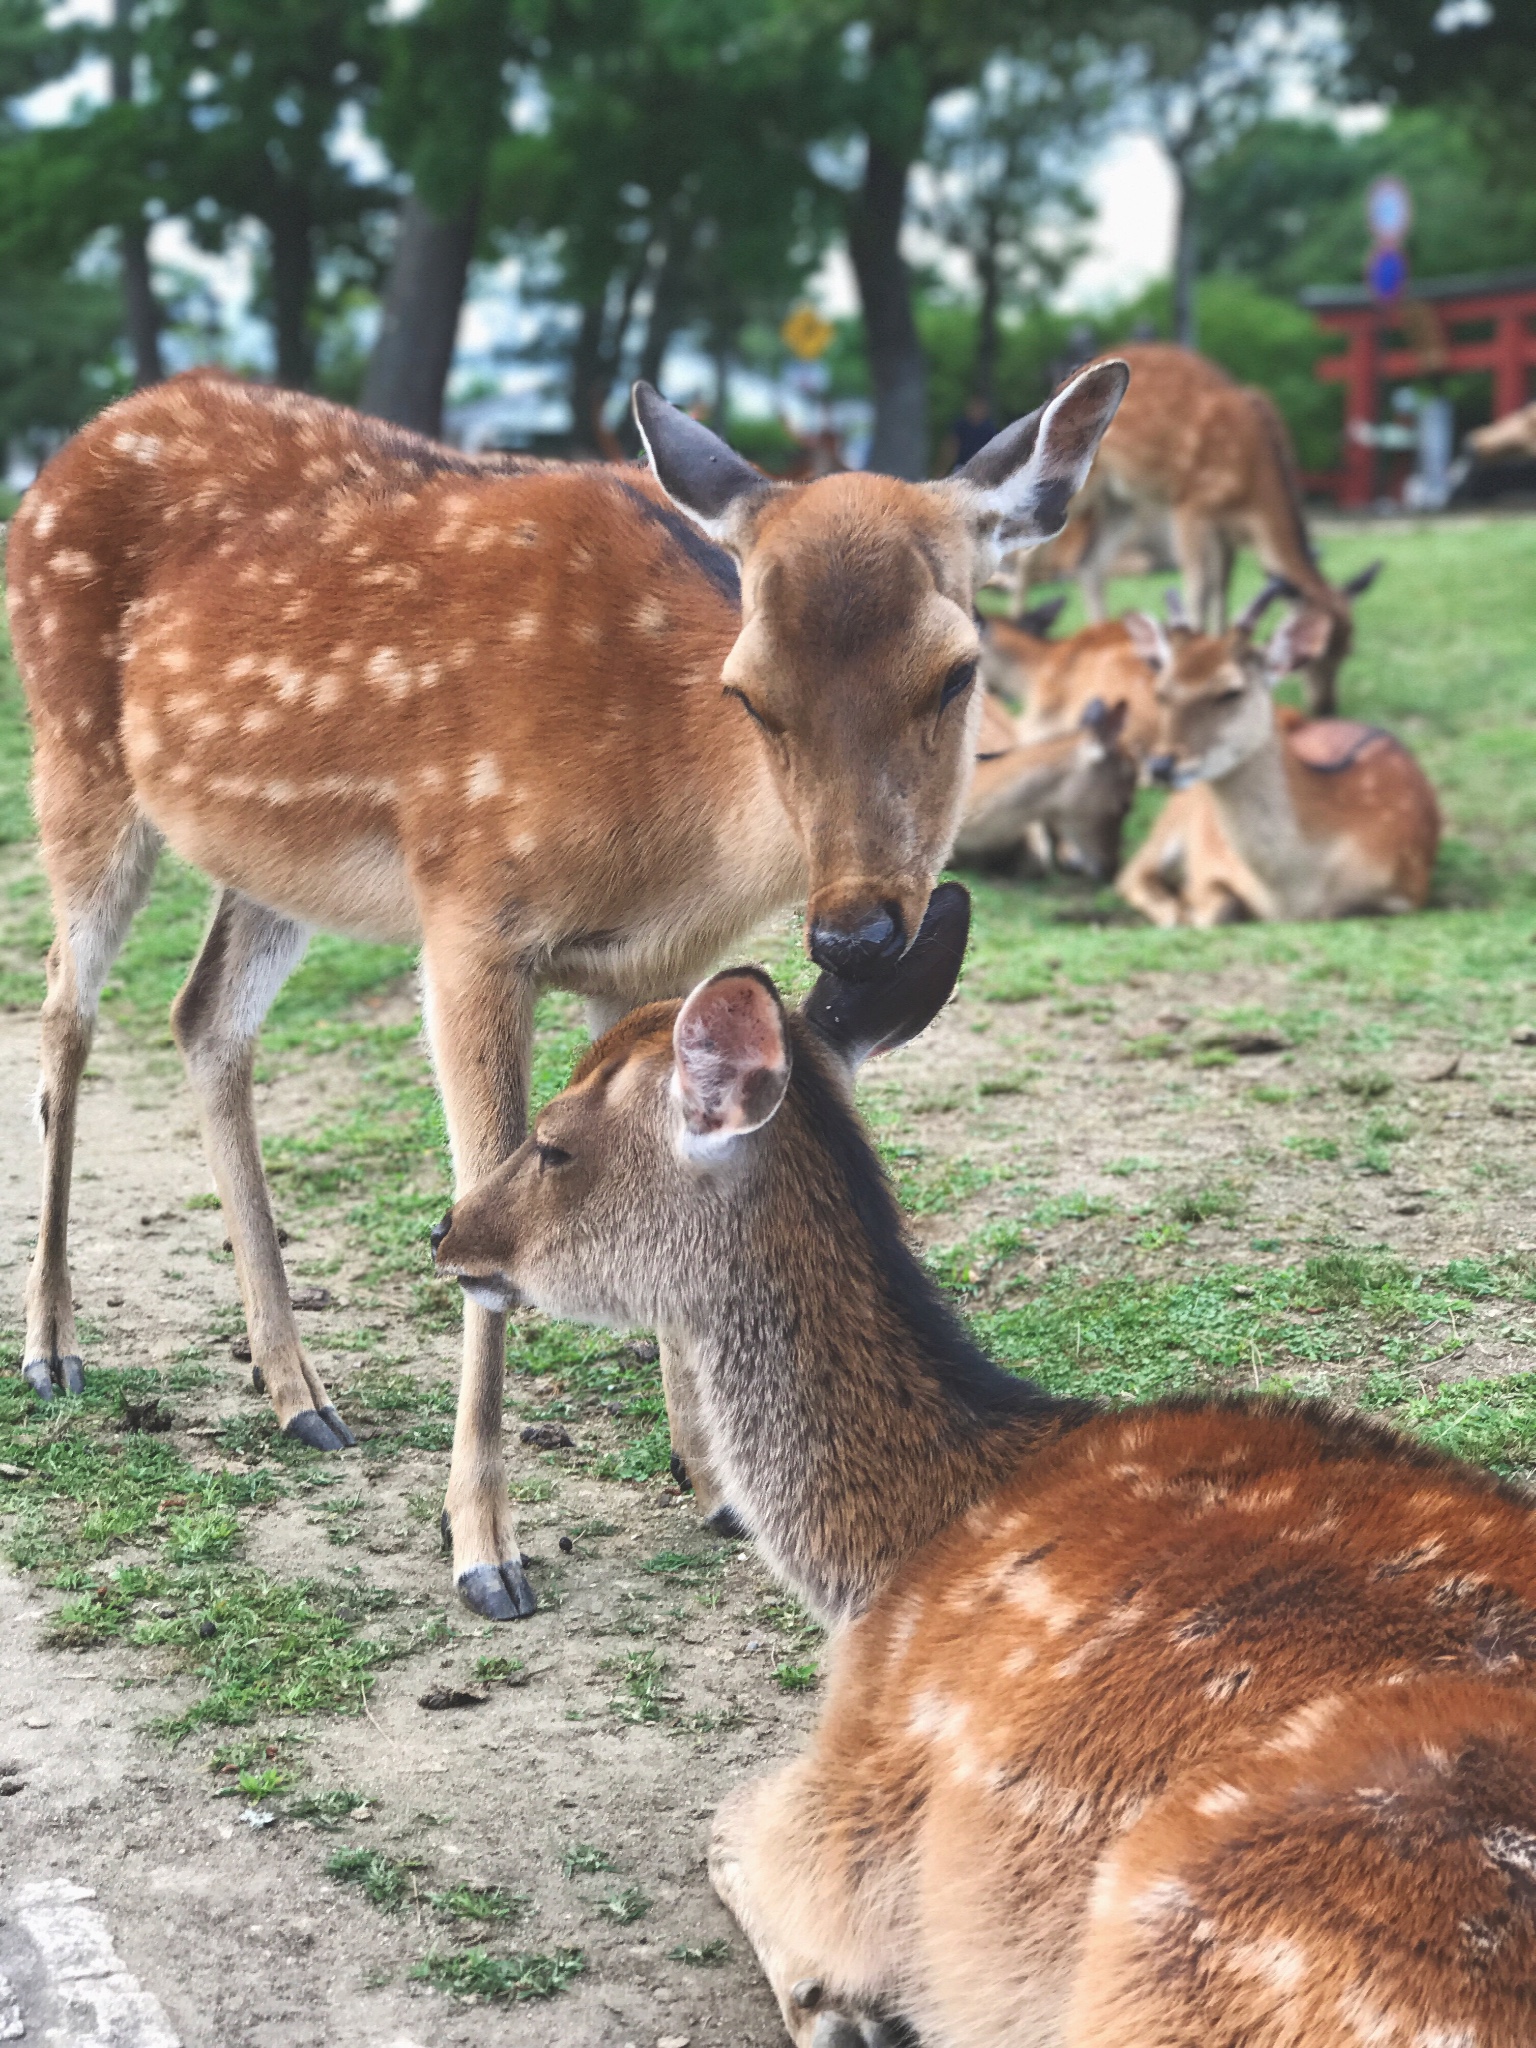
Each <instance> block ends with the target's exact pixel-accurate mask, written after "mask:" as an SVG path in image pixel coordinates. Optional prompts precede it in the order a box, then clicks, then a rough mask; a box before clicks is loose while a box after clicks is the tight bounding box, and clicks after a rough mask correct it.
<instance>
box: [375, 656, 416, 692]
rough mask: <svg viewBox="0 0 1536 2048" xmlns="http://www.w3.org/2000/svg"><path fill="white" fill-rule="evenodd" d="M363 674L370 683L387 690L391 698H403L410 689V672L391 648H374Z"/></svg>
mask: <svg viewBox="0 0 1536 2048" xmlns="http://www.w3.org/2000/svg"><path fill="white" fill-rule="evenodd" d="M363 674H364V675H365V676H366V677H367V678H368V680H369V682H370V683H374V684H376V685H377V686H378V688H379V689H381V690H387V691H388V692H389V694H390V696H392V697H403V696H404V695H405V693H406V691H407V690H409V689H410V687H411V671H410V669H409V668H408V667H407V666H406V664H405V663H404V662H403V661H402V660H401V659H400V655H399V652H398V650H397V649H395V648H393V647H376V648H375V649H374V651H373V653H372V654H370V655H369V657H368V660H367V663H366V665H365V667H364V669H363Z"/></svg>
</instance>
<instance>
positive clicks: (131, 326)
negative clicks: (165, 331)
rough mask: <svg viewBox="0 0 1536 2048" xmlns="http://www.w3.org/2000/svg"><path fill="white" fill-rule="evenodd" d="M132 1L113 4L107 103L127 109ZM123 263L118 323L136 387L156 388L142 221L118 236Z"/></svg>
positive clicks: (155, 314) (152, 303) (158, 371)
mask: <svg viewBox="0 0 1536 2048" xmlns="http://www.w3.org/2000/svg"><path fill="white" fill-rule="evenodd" d="M132 7H133V0H112V27H113V29H114V31H115V34H114V36H113V41H112V98H113V101H114V103H115V104H116V105H118V106H126V105H127V104H128V102H129V101H130V100H132V98H133V46H132V43H131V41H130V40H129V38H130V36H131V34H132V27H133V22H132ZM120 242H121V249H122V263H123V323H124V325H125V327H126V328H127V330H128V347H129V349H130V351H131V352H132V355H133V381H134V384H135V385H136V386H139V387H142V386H143V385H145V384H158V383H159V382H160V380H161V379H162V378H163V377H164V375H165V367H164V365H163V363H162V362H161V360H160V328H161V313H160V307H159V304H158V302H157V300H156V298H155V287H154V281H153V279H152V277H151V276H150V269H149V238H148V236H147V235H146V233H145V230H144V223H143V221H142V220H136V221H132V222H130V223H128V224H127V225H126V226H125V227H124V228H123V229H122V230H121V233H120Z"/></svg>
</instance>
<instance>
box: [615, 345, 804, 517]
mask: <svg viewBox="0 0 1536 2048" xmlns="http://www.w3.org/2000/svg"><path fill="white" fill-rule="evenodd" d="M631 398H632V401H633V404H634V408H635V425H636V426H637V427H638V428H639V429H640V439H641V440H642V441H643V442H644V443H645V455H646V460H647V461H648V462H649V463H650V465H651V470H652V472H653V474H654V475H655V478H656V481H657V482H658V483H659V484H660V485H661V487H662V489H663V490H664V491H665V492H666V494H667V496H668V497H669V498H670V499H671V500H672V502H673V504H674V505H676V506H677V507H678V508H679V510H680V511H683V512H686V513H687V514H688V517H689V518H690V519H692V520H694V521H695V522H696V523H697V524H698V525H700V526H702V527H703V529H704V531H705V532H706V533H707V534H708V535H709V537H710V539H711V540H717V541H719V542H720V543H721V545H722V546H723V547H728V548H730V549H731V550H732V551H733V552H734V553H737V554H740V553H741V552H742V551H743V549H744V547H745V545H746V541H747V538H748V536H749V534H750V532H751V526H752V518H753V515H754V514H755V513H756V512H758V511H759V510H760V509H761V508H762V506H763V505H764V504H766V503H767V501H768V499H769V498H770V497H772V495H773V493H774V491H775V489H777V488H778V487H777V486H776V485H774V484H771V483H769V481H768V479H767V477H765V476H764V475H763V473H762V471H761V470H757V469H754V468H753V467H752V465H751V463H750V462H746V461H744V460H743V459H742V457H741V456H739V455H738V454H737V453H736V451H735V449H734V448H727V446H726V445H725V443H724V442H723V441H722V440H721V439H720V437H719V435H718V434H712V433H711V432H710V431H709V429H708V427H706V426H701V425H700V423H699V422H698V421H697V420H694V419H690V418H689V417H688V415H687V413H685V412H679V411H678V409H677V407H676V406H675V405H668V403H667V401H666V400H665V399H664V398H663V397H662V395H661V393H660V392H659V391H657V390H656V389H655V388H654V386H652V385H650V384H637V385H636V386H635V388H634V390H633V392H632V393H631Z"/></svg>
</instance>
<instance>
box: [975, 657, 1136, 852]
mask: <svg viewBox="0 0 1536 2048" xmlns="http://www.w3.org/2000/svg"><path fill="white" fill-rule="evenodd" d="M1126 710H1127V707H1126V704H1125V701H1124V700H1123V699H1122V700H1121V701H1120V702H1118V703H1116V704H1106V703H1105V702H1104V700H1103V698H1102V697H1091V698H1090V699H1089V700H1088V702H1087V703H1086V704H1085V705H1084V706H1083V708H1082V711H1081V713H1080V714H1079V717H1078V722H1077V725H1076V726H1075V727H1074V728H1073V729H1072V730H1071V731H1069V732H1065V733H1061V734H1058V735H1057V736H1056V737H1054V738H1051V739H1042V740H1024V739H1021V738H1020V737H1019V734H1018V730H1017V727H1016V726H1015V723H1014V720H1013V719H1012V718H1011V717H1010V715H1009V714H1008V712H1007V711H1006V710H1005V709H1004V707H1003V706H1002V705H1001V704H1000V703H999V702H998V700H997V699H996V698H995V697H991V696H989V697H988V698H987V699H986V702H985V704H984V706H983V710H982V722H981V726H980V729H979V731H978V733H977V744H978V751H977V754H976V773H975V775H974V777H973V778H972V781H971V787H970V793H969V795H968V796H967V797H966V800H965V811H964V814H963V815H962V817H961V820H960V829H959V831H958V832H957V833H956V834H955V844H954V849H953V852H952V855H951V858H952V860H953V861H954V862H955V864H956V865H957V866H965V865H968V864H980V865H982V866H990V867H996V866H1004V865H1008V864H1010V863H1012V862H1014V861H1016V860H1017V858H1018V856H1019V855H1020V854H1021V853H1022V852H1023V851H1024V850H1025V848H1026V846H1029V845H1031V843H1032V835H1035V834H1038V835H1039V836H1040V840H1041V842H1042V843H1043V846H1044V848H1045V850H1046V854H1047V856H1048V859H1049V860H1050V862H1052V863H1054V864H1055V865H1056V866H1058V867H1062V868H1065V869H1066V870H1067V871H1068V872H1069V873H1071V874H1080V875H1087V876H1089V877H1090V878H1091V879H1092V880H1094V881H1096V882H1107V881H1109V880H1110V879H1111V878H1112V877H1113V875H1114V874H1115V872H1116V870H1117V869H1118V867H1119V865H1120V839H1121V833H1122V831H1123V829H1124V826H1125V818H1126V813H1127V812H1128V811H1129V810H1130V807H1131V803H1132V800H1133V798H1134V797H1135V794H1136V780H1137V774H1138V769H1137V765H1136V761H1135V759H1134V757H1133V756H1132V755H1131V754H1130V753H1129V752H1128V751H1127V750H1126V748H1125V746H1124V745H1123V744H1122V736H1123V733H1124V729H1125V722H1126Z"/></svg>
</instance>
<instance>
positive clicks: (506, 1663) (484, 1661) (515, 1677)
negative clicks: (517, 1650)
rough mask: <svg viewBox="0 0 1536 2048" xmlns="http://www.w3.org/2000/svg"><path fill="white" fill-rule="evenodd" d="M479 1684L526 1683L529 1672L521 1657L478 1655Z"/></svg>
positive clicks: (477, 1674) (476, 1676)
mask: <svg viewBox="0 0 1536 2048" xmlns="http://www.w3.org/2000/svg"><path fill="white" fill-rule="evenodd" d="M475 1683H476V1684H477V1685H526V1684H527V1683H528V1673H527V1671H526V1669H525V1668H524V1665H523V1660H522V1658H521V1657H477V1658H476V1659H475Z"/></svg>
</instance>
